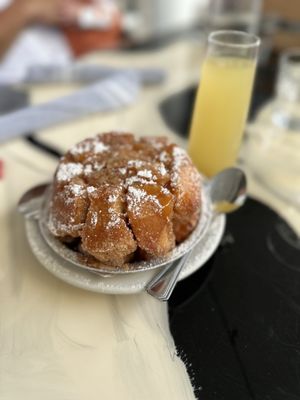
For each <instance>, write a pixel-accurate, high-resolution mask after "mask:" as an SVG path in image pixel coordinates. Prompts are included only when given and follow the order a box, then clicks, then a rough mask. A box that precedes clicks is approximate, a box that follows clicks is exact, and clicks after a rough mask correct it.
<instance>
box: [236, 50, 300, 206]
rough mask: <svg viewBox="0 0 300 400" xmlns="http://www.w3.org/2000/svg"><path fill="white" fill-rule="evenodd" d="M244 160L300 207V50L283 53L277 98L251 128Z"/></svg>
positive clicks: (268, 184) (269, 185) (266, 183)
mask: <svg viewBox="0 0 300 400" xmlns="http://www.w3.org/2000/svg"><path fill="white" fill-rule="evenodd" d="M247 138H248V139H247V143H246V145H245V147H244V158H245V159H246V163H247V164H248V166H249V167H250V170H252V172H253V173H254V176H255V177H256V178H258V180H259V181H260V182H261V183H262V184H263V185H264V186H265V187H266V188H268V189H270V190H271V191H272V192H273V193H274V194H276V195H278V196H279V197H281V198H284V199H285V200H288V201H289V202H290V203H292V204H294V205H296V206H297V207H299V208H300V48H298V49H289V50H287V51H285V52H283V53H282V55H281V57H280V61H279V70H278V77H277V82H276V91H275V98H274V99H273V100H272V101H271V102H269V103H268V104H267V105H266V106H265V107H264V108H263V109H262V110H261V111H260V112H259V114H258V115H257V118H256V120H255V123H254V124H253V125H252V126H251V127H250V128H249V129H248V135H247Z"/></svg>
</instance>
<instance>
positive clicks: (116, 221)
mask: <svg viewBox="0 0 300 400" xmlns="http://www.w3.org/2000/svg"><path fill="white" fill-rule="evenodd" d="M108 213H109V217H110V219H109V221H108V223H107V225H106V229H111V228H115V227H117V226H119V225H120V223H121V222H122V219H121V218H120V216H119V214H118V213H117V211H116V210H115V209H114V208H113V207H109V208H108Z"/></svg>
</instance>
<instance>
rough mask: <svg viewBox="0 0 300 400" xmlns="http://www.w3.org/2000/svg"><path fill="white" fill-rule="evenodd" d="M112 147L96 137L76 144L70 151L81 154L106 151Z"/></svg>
mask: <svg viewBox="0 0 300 400" xmlns="http://www.w3.org/2000/svg"><path fill="white" fill-rule="evenodd" d="M109 149H110V147H109V146H107V145H106V144H104V143H103V142H101V140H99V139H98V138H96V139H88V140H86V141H83V142H81V143H79V144H77V145H76V146H74V147H73V148H72V149H71V150H70V153H71V154H73V155H80V154H84V153H90V152H92V153H96V154H99V153H103V152H104V151H108V150H109Z"/></svg>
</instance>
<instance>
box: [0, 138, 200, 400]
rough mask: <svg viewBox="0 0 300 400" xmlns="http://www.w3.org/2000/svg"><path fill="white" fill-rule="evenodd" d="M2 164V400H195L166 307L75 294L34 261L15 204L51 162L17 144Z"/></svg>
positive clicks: (1, 149) (0, 156) (2, 154)
mask: <svg viewBox="0 0 300 400" xmlns="http://www.w3.org/2000/svg"><path fill="white" fill-rule="evenodd" d="M62 140H63V138H62ZM0 160H2V164H3V174H2V177H1V179H0V199H1V201H0V235H1V241H0V254H1V262H0V343H1V346H0V399H3V400H4V399H5V400H20V399H31V400H41V399H43V400H54V399H57V400H87V399H88V400H99V399H105V400H113V399H121V400H141V399H142V400H153V399H157V400H162V399H163V400H194V399H195V397H194V394H193V389H192V385H191V383H190V381H189V378H188V375H187V372H186V369H185V366H184V364H183V362H182V361H181V360H180V358H179V357H178V356H177V354H176V348H175V345H174V342H173V340H172V337H171V335H170V332H169V328H168V317H167V306H166V304H162V303H160V302H158V301H156V300H154V299H152V298H151V297H150V296H148V295H147V294H145V293H142V294H139V295H131V296H108V295H102V294H96V293H91V292H88V291H84V290H81V289H77V288H74V287H72V286H69V285H67V284H65V283H64V282H61V281H60V280H58V279H56V278H55V277H53V276H52V275H50V274H49V273H48V272H47V271H46V270H45V269H44V268H43V267H42V266H41V265H40V264H39V263H38V262H37V260H36V259H35V257H34V256H33V254H32V253H31V251H30V248H29V245H28V243H27V240H26V236H25V231H24V221H23V218H22V216H20V215H19V214H18V212H17V211H16V203H17V201H18V199H19V197H20V196H21V195H22V193H23V192H24V191H25V190H26V189H28V188H29V187H31V186H33V185H34V184H37V183H40V182H42V181H47V180H49V179H50V178H51V175H52V173H53V171H54V169H55V164H56V162H54V161H53V160H52V158H51V157H48V156H46V155H44V154H43V153H41V152H39V151H37V150H36V149H34V148H33V147H31V146H30V145H28V144H27V143H25V142H23V141H15V142H13V143H7V144H5V145H2V146H0Z"/></svg>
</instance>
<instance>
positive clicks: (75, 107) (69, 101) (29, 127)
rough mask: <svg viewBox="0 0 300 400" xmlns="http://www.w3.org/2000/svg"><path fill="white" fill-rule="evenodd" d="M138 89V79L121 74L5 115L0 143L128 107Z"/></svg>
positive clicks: (130, 73)
mask: <svg viewBox="0 0 300 400" xmlns="http://www.w3.org/2000/svg"><path fill="white" fill-rule="evenodd" d="M139 88H140V80H139V76H138V75H137V74H136V73H134V72H131V71H126V72H125V71H124V72H122V73H117V74H112V75H111V76H109V77H108V78H106V79H104V80H101V81H100V82H97V83H95V84H93V85H91V86H88V87H86V88H84V89H81V90H79V91H77V92H75V93H73V94H71V95H69V96H64V97H61V98H59V99H55V100H53V101H50V102H47V103H44V104H40V105H36V106H32V107H27V108H24V109H21V110H18V111H15V112H12V113H9V114H6V115H4V116H1V117H0V142H3V141H5V140H8V139H13V138H15V137H17V136H19V135H25V134H27V133H29V132H37V131H40V130H41V129H45V128H49V127H50V126H54V125H57V124H59V123H64V122H68V121H72V120H74V119H77V118H80V117H83V116H85V115H89V114H93V113H97V112H107V111H113V110H116V109H119V108H120V107H124V106H128V105H130V104H132V103H133V102H134V101H135V100H136V98H137V95H138V92H139ZM0 93H1V88H0Z"/></svg>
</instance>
